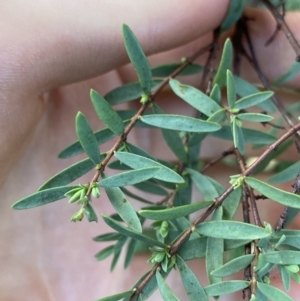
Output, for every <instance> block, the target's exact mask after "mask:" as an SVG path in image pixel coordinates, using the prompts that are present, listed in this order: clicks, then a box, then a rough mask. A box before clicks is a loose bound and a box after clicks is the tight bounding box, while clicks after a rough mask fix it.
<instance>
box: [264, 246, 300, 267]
mask: <svg viewBox="0 0 300 301" xmlns="http://www.w3.org/2000/svg"><path fill="white" fill-rule="evenodd" d="M263 257H264V258H265V260H266V261H268V262H270V263H275V264H297V265H299V264H300V251H292V250H284V251H274V252H268V253H264V254H263Z"/></svg>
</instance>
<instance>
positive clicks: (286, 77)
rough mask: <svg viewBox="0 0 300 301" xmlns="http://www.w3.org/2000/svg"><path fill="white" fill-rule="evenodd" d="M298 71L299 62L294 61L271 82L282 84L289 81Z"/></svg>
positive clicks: (299, 68)
mask: <svg viewBox="0 0 300 301" xmlns="http://www.w3.org/2000/svg"><path fill="white" fill-rule="evenodd" d="M299 72H300V64H299V62H294V63H293V64H292V65H291V67H290V68H289V70H288V71H287V72H286V73H284V74H283V75H281V76H280V77H279V78H277V79H276V80H275V81H274V82H273V83H274V84H275V85H282V84H285V83H287V82H289V81H291V80H292V79H293V78H294V77H296V76H297V75H298V74H299Z"/></svg>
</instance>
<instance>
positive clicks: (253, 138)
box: [210, 125, 276, 145]
mask: <svg viewBox="0 0 300 301" xmlns="http://www.w3.org/2000/svg"><path fill="white" fill-rule="evenodd" d="M241 130H242V133H243V137H244V140H245V143H251V144H254V143H255V144H261V145H266V144H271V143H274V142H275V141H276V137H275V136H273V135H270V134H268V133H264V132H261V131H257V130H254V129H250V128H245V127H243V128H242V129H241ZM210 135H211V136H214V137H217V138H221V139H226V140H231V141H232V140H233V137H232V131H231V127H230V126H228V125H224V126H222V128H221V130H219V131H217V132H212V133H210Z"/></svg>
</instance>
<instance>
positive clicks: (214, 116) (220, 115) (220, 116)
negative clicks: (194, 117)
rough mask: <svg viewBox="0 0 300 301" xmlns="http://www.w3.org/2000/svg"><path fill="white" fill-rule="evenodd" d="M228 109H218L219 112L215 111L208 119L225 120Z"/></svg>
mask: <svg viewBox="0 0 300 301" xmlns="http://www.w3.org/2000/svg"><path fill="white" fill-rule="evenodd" d="M226 113H227V111H226V109H221V110H218V111H217V112H215V113H214V114H212V115H211V116H210V117H209V118H208V119H207V121H211V122H216V123H218V122H223V121H224V119H225V116H226Z"/></svg>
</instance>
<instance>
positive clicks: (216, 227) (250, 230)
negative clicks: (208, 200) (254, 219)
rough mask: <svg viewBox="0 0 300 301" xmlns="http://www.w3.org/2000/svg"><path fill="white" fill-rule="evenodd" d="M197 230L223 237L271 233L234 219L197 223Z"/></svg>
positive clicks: (243, 237) (248, 237) (235, 237)
mask: <svg viewBox="0 0 300 301" xmlns="http://www.w3.org/2000/svg"><path fill="white" fill-rule="evenodd" d="M196 229H197V231H198V232H199V233H200V234H202V235H205V236H208V237H215V238H223V239H245V237H247V239H252V240H254V239H260V238H264V237H268V236H270V235H271V233H269V232H268V231H267V230H266V229H264V228H260V227H257V226H254V225H251V224H245V223H241V222H235V221H211V222H204V223H201V224H199V225H198V226H197V227H196Z"/></svg>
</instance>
